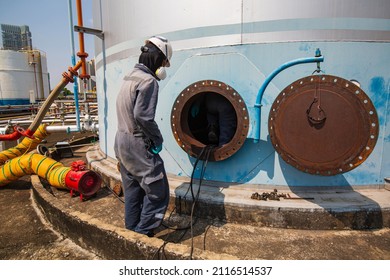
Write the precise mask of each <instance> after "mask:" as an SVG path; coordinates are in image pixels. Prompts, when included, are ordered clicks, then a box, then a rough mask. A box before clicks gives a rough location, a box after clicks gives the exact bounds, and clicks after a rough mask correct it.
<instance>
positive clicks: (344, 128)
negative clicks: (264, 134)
mask: <svg viewBox="0 0 390 280" xmlns="http://www.w3.org/2000/svg"><path fill="white" fill-rule="evenodd" d="M268 129H269V134H270V137H271V142H272V144H273V146H274V147H275V150H276V151H277V152H278V153H279V154H280V156H281V157H282V158H283V160H284V161H286V162H287V163H288V164H290V165H292V166H294V167H295V168H297V169H299V170H301V171H303V172H307V173H311V174H317V175H324V176H331V175H335V174H339V173H344V172H347V171H350V170H352V169H354V168H355V167H357V166H358V165H360V164H361V163H362V162H364V160H365V159H366V158H367V157H368V156H369V155H370V153H371V152H372V150H373V149H374V147H375V144H376V141H377V138H378V132H379V123H378V116H377V113H376V110H375V107H374V106H373V104H372V102H371V100H370V98H369V97H368V96H367V95H366V93H365V92H364V91H363V90H362V89H361V88H360V87H358V86H357V85H355V84H354V83H352V82H351V81H348V80H345V79H343V78H340V77H336V76H330V75H314V76H308V77H305V78H302V79H299V80H297V81H295V82H293V83H292V84H290V85H289V86H287V87H286V88H285V89H284V90H283V91H282V92H281V93H280V94H279V95H278V96H277V98H276V99H275V101H274V103H273V105H272V107H271V111H270V114H269V121H268Z"/></svg>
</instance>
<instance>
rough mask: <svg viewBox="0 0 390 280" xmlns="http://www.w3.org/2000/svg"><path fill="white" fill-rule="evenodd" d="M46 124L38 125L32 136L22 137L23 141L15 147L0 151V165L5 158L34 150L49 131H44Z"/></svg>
mask: <svg viewBox="0 0 390 280" xmlns="http://www.w3.org/2000/svg"><path fill="white" fill-rule="evenodd" d="M46 126H47V125H45V124H42V125H40V126H39V127H38V129H37V130H36V131H35V133H34V136H33V138H28V137H24V139H23V141H22V142H20V143H19V144H18V145H16V146H15V147H13V148H10V149H8V150H5V151H2V152H0V166H1V165H3V164H4V163H5V162H6V161H7V160H10V159H13V158H15V157H19V156H21V155H24V154H26V153H28V152H29V151H31V150H34V149H35V148H36V147H37V146H38V144H39V143H41V141H42V140H43V139H45V137H46V136H47V135H49V133H48V132H47V131H46Z"/></svg>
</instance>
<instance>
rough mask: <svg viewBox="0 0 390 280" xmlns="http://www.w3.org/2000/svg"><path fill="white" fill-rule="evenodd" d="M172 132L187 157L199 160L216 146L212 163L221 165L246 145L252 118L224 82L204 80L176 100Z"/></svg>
mask: <svg viewBox="0 0 390 280" xmlns="http://www.w3.org/2000/svg"><path fill="white" fill-rule="evenodd" d="M171 128H172V133H173V135H174V137H175V140H176V142H177V143H178V145H179V146H180V147H181V148H182V149H183V150H184V151H185V152H186V153H187V154H189V155H190V156H193V157H199V156H200V155H201V153H202V150H203V149H204V148H205V147H206V146H213V148H212V150H211V152H210V155H209V158H208V160H210V161H220V160H224V159H227V158H229V157H231V156H232V155H233V154H235V153H236V152H237V151H238V150H239V149H240V148H241V147H242V145H243V144H244V142H245V139H246V137H247V134H248V130H249V115H248V110H247V107H246V105H245V102H244V100H243V98H242V97H241V96H240V94H239V93H238V92H237V91H236V90H235V89H234V88H232V87H231V86H229V85H227V84H225V83H223V82H220V81H215V80H202V81H198V82H195V83H193V84H191V85H190V86H188V87H186V88H185V89H184V90H183V91H182V92H181V93H180V94H179V96H178V97H177V98H176V100H175V103H174V105H173V107H172V112H171Z"/></svg>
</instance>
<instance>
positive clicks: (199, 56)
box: [93, 0, 390, 187]
mask: <svg viewBox="0 0 390 280" xmlns="http://www.w3.org/2000/svg"><path fill="white" fill-rule="evenodd" d="M93 5H94V19H93V20H94V27H95V28H97V29H100V30H102V31H103V33H104V38H103V37H101V38H97V37H96V39H95V53H96V81H97V93H98V101H99V120H100V122H99V130H100V149H101V151H102V152H103V153H104V154H105V155H106V156H107V157H108V158H111V159H113V160H115V154H114V149H113V147H114V137H113V135H115V133H116V130H117V120H116V110H115V100H116V97H117V94H118V92H119V89H120V86H121V84H122V79H123V77H124V75H126V74H127V73H128V72H129V71H130V70H131V69H132V68H133V66H134V65H135V64H136V63H137V62H138V56H139V54H140V47H141V46H142V45H143V44H144V41H145V39H148V38H149V37H151V36H153V35H161V36H164V37H166V38H168V39H169V40H170V42H171V43H172V46H173V49H174V53H173V57H172V60H171V67H170V68H168V69H167V73H168V77H167V78H166V79H165V80H163V81H161V82H160V83H159V84H160V94H159V103H158V108H157V113H156V118H155V119H156V121H157V122H158V125H159V127H160V129H161V131H162V134H163V137H164V144H163V150H162V152H161V156H162V158H163V159H164V162H165V166H166V169H167V172H168V173H169V174H170V175H174V176H179V177H190V176H191V173H192V171H193V166H194V163H195V161H196V158H197V157H200V156H201V151H202V149H203V148H204V147H205V146H206V145H208V144H209V143H208V140H207V132H206V129H207V126H208V125H207V123H206V121H205V119H206V118H205V115H204V114H205V113H203V115H202V113H201V114H200V118H199V119H197V120H194V119H192V116H191V114H190V111H191V108H192V106H193V105H194V104H195V103H196V102H198V101H200V100H203V99H204V98H206V99H207V98H209V97H221V98H224V100H225V102H228V103H230V105H231V106H232V108H233V110H234V112H235V114H236V118H235V124H234V127H235V130H234V133H233V134H234V135H233V136H232V138H231V139H230V142H228V143H227V144H226V145H224V146H220V147H216V148H215V149H214V150H213V152H212V153H211V155H210V158H209V163H208V165H207V171H206V172H205V174H204V176H205V179H206V180H210V181H220V182H226V183H233V184H255V185H263V186H271V187H272V186H290V187H309V186H310V187H328V186H329V187H330V186H337V187H350V186H369V187H377V186H378V185H383V184H384V182H385V181H384V178H385V177H390V128H389V123H390V113H389V112H390V110H389V106H390V103H389V102H390V101H389V100H390V99H389V98H390V92H389V91H390V90H389V89H390V70H389V69H390V68H389V65H390V13H389V11H390V1H388V0H372V1H366V0H344V1H337V0H330V1H320V0H296V1H290V0H272V1H271V0H229V1H226V0H215V1H208V0H198V1H190V0H183V1H175V0H167V1H148V2H145V1H125V0H118V1H109V0H100V1H94V2H93ZM319 58H323V61H322V60H321V61H320V60H319ZM201 109H204V110H205V109H206V106H205V105H204V106H201ZM202 116H203V118H202ZM124 148H126V147H124Z"/></svg>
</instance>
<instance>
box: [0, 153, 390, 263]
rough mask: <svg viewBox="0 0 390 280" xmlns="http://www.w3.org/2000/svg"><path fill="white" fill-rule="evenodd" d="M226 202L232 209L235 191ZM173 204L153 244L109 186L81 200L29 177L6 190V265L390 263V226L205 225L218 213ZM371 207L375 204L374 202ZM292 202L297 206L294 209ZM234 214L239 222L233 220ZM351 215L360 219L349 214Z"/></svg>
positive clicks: (2, 196) (1, 208)
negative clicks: (131, 223)
mask: <svg viewBox="0 0 390 280" xmlns="http://www.w3.org/2000/svg"><path fill="white" fill-rule="evenodd" d="M86 149H87V147H84V148H80V149H78V150H77V151H75V152H74V156H73V157H72V158H67V159H65V160H64V161H65V162H67V163H68V162H70V161H73V160H78V159H84V158H85V152H86ZM181 187H183V186H181ZM232 191H233V190H232ZM380 191H381V193H380V195H381V197H382V199H383V202H381V201H376V204H375V205H379V206H381V207H382V213H380V215H378V213H377V212H375V213H376V215H375V217H374V220H375V221H377V220H378V217H379V218H380V219H382V225H387V223H388V221H387V219H388V208H386V207H387V206H386V207H383V205H384V204H386V203H388V202H390V201H389V200H388V197H389V195H390V192H389V191H387V190H380ZM322 196H324V195H323V194H322ZM365 198H367V196H365ZM225 199H226V200H225V202H226V203H228V202H229V199H228V192H226V197H225ZM354 199H355V200H356V197H355V198H354ZM171 200H172V201H171V204H170V209H169V210H168V211H167V214H166V217H165V220H164V224H163V225H162V226H161V227H160V228H158V230H157V231H156V236H155V237H153V238H149V237H146V236H144V235H140V234H138V233H135V232H132V231H129V230H126V229H124V221H123V219H124V215H123V209H124V204H123V202H122V201H121V197H119V198H118V197H117V196H115V195H114V193H113V192H112V191H111V188H109V187H108V185H107V184H105V185H104V186H103V188H102V189H101V190H100V191H99V192H98V193H97V194H96V196H94V197H92V198H90V199H88V200H85V201H80V199H79V198H78V197H71V196H70V194H69V191H64V190H58V189H55V188H53V187H51V186H49V185H48V184H47V183H46V182H45V181H44V180H41V179H39V178H38V177H37V176H35V175H33V176H26V177H23V178H21V179H20V180H18V181H15V182H13V183H11V184H9V185H8V186H6V187H1V188H0V213H1V215H0V225H1V227H0V259H3V260H5V259H48V260H57V259H59V260H68V259H75V260H77V259H86V260H91V259H106V260H112V259H178V260H179V259H269V260H349V259H351V260H390V228H389V227H388V226H383V227H380V228H377V229H369V228H368V227H367V228H366V229H363V230H356V229H348V228H345V229H292V228H288V227H284V228H278V227H273V226H262V225H261V224H262V223H264V220H259V221H257V223H243V222H240V220H239V219H237V213H240V212H243V211H247V212H251V211H248V209H242V208H238V210H237V211H238V212H237V213H235V214H232V213H233V212H234V211H233V210H232V211H230V210H229V211H230V212H229V211H227V212H226V213H225V214H227V216H228V218H226V219H217V218H212V217H211V218H204V217H206V216H205V215H203V214H202V213H204V212H207V211H209V212H210V211H211V210H212V209H213V208H207V204H205V203H200V204H199V205H198V206H197V207H198V211H197V212H196V213H200V214H202V215H201V216H202V218H196V217H195V216H194V217H192V218H191V216H190V215H187V214H185V213H186V211H185V209H184V208H185V207H183V209H178V206H179V205H183V203H182V202H181V203H179V204H178V203H176V202H177V201H175V199H171ZM372 201H375V197H370V202H372ZM252 203H253V204H254V203H260V204H261V205H266V204H267V203H271V204H272V203H273V204H274V205H276V206H278V207H280V205H279V204H278V203H283V202H282V201H281V202H276V201H275V202H274V201H268V202H259V201H256V202H255V201H253V202H252ZM288 203H289V205H290V206H292V204H291V203H293V202H292V201H288ZM294 203H295V202H294ZM297 203H298V204H299V203H303V202H298V201H297ZM305 203H306V202H305ZM307 203H309V204H310V203H312V202H310V201H307ZM383 203H384V204H383ZM302 205H306V204H302ZM302 205H301V206H302ZM386 205H387V204H386ZM180 207H181V206H180ZM251 207H253V205H252V206H251ZM305 207H306V206H305ZM305 207H302V209H303V208H305ZM226 209H227V208H226ZM276 209H277V208H276ZM300 209H301V208H300ZM241 210H242V211H241ZM315 211H316V209H314V208H307V209H305V211H301V212H299V211H297V213H298V212H299V213H301V215H302V217H305V215H307V213H309V212H315ZM187 213H188V211H187ZM255 213H257V212H256V211H255ZM259 213H260V212H259ZM270 213H271V215H275V218H276V219H279V218H280V217H284V218H286V217H287V216H286V215H284V216H278V215H277V211H276V212H275V213H274V212H272V211H271V212H270ZM299 213H298V214H297V215H299ZM230 215H233V216H234V215H235V217H236V219H229V217H230ZM243 215H244V214H243ZM259 215H260V214H259ZM267 215H268V217H269V213H268V214H267ZM350 215H353V214H350V213H347V216H350ZM359 215H360V214H358V215H357V216H359ZM333 216H337V215H333ZM289 217H290V216H289ZM318 217H319V218H321V217H322V216H321V215H319V216H318ZM325 218H326V219H328V218H327V217H325ZM350 218H351V219H352V220H353V219H355V218H354V217H353V216H350ZM358 218H359V219H361V217H358ZM338 220H341V221H342V220H343V219H342V218H339V219H338ZM369 220H372V219H371V218H370V219H369ZM191 223H192V225H193V226H192V229H191ZM363 224H366V221H365V222H364V223H363ZM375 225H378V223H377V222H376V223H375ZM178 228H182V229H180V230H178ZM183 228H186V229H185V230H184V229H183Z"/></svg>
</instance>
